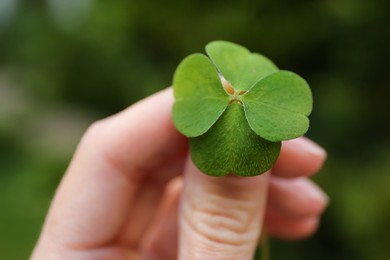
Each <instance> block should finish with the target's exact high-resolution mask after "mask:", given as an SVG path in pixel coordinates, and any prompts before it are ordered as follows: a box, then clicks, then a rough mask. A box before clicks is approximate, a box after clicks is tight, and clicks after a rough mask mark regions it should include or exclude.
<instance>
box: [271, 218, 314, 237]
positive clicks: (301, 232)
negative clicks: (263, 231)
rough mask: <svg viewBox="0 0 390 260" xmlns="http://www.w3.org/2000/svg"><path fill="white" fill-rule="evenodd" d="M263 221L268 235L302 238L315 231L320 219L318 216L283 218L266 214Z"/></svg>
mask: <svg viewBox="0 0 390 260" xmlns="http://www.w3.org/2000/svg"><path fill="white" fill-rule="evenodd" d="M265 223H266V226H267V231H268V233H269V235H270V236H273V237H277V238H280V239H285V240H302V239H306V238H308V237H310V236H312V235H313V234H314V233H315V232H316V231H317V229H318V227H319V223H320V219H319V218H318V217H307V218H300V219H285V218H279V217H275V216H270V215H266V217H265Z"/></svg>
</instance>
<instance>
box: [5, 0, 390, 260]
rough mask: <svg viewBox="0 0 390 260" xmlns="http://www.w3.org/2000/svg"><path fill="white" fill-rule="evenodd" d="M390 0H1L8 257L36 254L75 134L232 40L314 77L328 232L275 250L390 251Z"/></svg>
mask: <svg viewBox="0 0 390 260" xmlns="http://www.w3.org/2000/svg"><path fill="white" fill-rule="evenodd" d="M389 13H390V1H388V0H371V1H367V0H296V1H282V0H273V1H270V0H269V1H265V0H263V1H254V0H252V1H244V0H241V1H235V2H230V1H204V0H198V1H194V0H192V1H169V2H168V1H140V0H134V1H125V0H117V1H102V0H100V1H99V0H67V1H64V0H47V1H43V0H41V1H39V0H36V1H29V0H25V1H22V0H19V1H18V0H0V259H7V260H12V259H26V258H27V257H28V256H29V254H30V252H31V250H32V248H33V245H34V243H35V241H36V239H37V237H38V234H39V231H40V228H41V225H42V223H43V220H44V216H45V214H46V211H47V209H48V206H49V203H50V200H51V198H52V195H53V193H54V190H55V187H56V185H57V184H58V182H59V180H60V179H61V176H62V175H63V173H64V171H65V169H66V166H67V164H68V162H69V160H70V158H71V155H72V153H73V151H74V149H75V146H76V144H77V142H78V141H79V139H80V137H81V135H82V133H83V132H84V131H85V129H86V127H87V126H88V125H89V124H90V123H91V122H93V121H94V120H96V119H99V118H102V117H105V116H108V115H110V114H112V113H115V112H117V111H120V110H121V109H123V108H125V107H127V106H128V105H130V104H131V103H133V102H135V101H137V100H139V99H141V98H143V97H145V96H147V95H149V94H151V93H153V92H155V91H158V90H160V89H162V88H164V87H166V86H168V85H170V84H171V79H172V75H173V72H174V70H175V67H176V66H177V64H178V63H179V62H180V60H181V59H183V58H184V57H185V56H186V55H188V54H190V53H194V52H203V47H204V46H205V44H206V43H208V42H209V41H212V40H217V39H223V40H230V41H233V42H237V43H239V44H242V45H244V46H247V47H248V48H249V49H251V50H252V51H256V52H259V53H262V54H264V55H266V56H268V57H269V58H271V59H272V60H273V61H275V63H276V64H277V65H278V66H279V67H280V68H283V69H288V70H292V71H295V72H297V73H298V74H300V75H302V76H303V77H304V78H306V79H307V80H308V82H309V83H310V85H311V87H312V90H313V94H314V102H315V103H314V112H313V114H312V116H311V128H310V130H309V132H308V134H307V135H308V136H309V137H311V138H312V139H314V140H315V141H317V142H319V143H320V144H321V145H323V146H324V147H325V148H326V149H327V150H328V153H329V154H328V162H327V164H326V166H325V167H324V169H323V171H322V172H321V173H320V174H319V175H318V176H317V177H315V180H316V181H317V182H318V183H319V184H320V185H321V186H322V187H323V188H324V189H325V190H326V191H327V192H328V193H329V196H330V200H331V203H330V206H329V208H328V210H327V212H326V213H325V215H324V218H323V221H322V224H321V227H320V229H319V232H318V233H317V234H316V235H315V236H314V237H313V238H311V239H309V240H305V241H301V242H283V241H278V240H272V243H271V244H272V249H271V250H272V259H327V260H328V259H355V260H359V259H370V260H371V259H375V260H381V259H390V247H389V245H390V235H389V233H390V202H389V200H390V170H389V169H390V116H389V112H390V101H389V98H390V72H389V68H390V30H389V29H388V26H389V25H390V15H389Z"/></svg>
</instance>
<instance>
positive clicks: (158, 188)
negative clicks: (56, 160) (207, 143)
mask: <svg viewBox="0 0 390 260" xmlns="http://www.w3.org/2000/svg"><path fill="white" fill-rule="evenodd" d="M173 102H174V99H173V94H172V89H171V88H168V89H166V90H163V91H161V92H159V93H157V94H155V95H153V96H151V97H149V98H146V99H144V100H142V101H140V102H138V103H136V104H135V105H133V106H131V107H129V108H128V109H126V110H124V111H122V112H120V113H118V114H116V115H113V116H111V117H109V118H106V119H103V120H100V121H98V122H96V123H94V124H93V125H92V126H91V127H90V128H89V129H88V131H87V132H86V133H85V135H84V136H83V138H82V140H81V142H80V144H79V146H78V148H77V150H76V152H75V155H74V157H73V159H72V161H71V163H70V165H69V168H68V170H67V172H66V174H65V176H64V178H63V180H62V181H61V184H60V186H59V187H58V189H57V192H56V195H55V197H54V199H53V201H52V205H51V207H50V210H49V213H48V215H47V218H46V221H45V224H44V227H43V230H42V233H41V235H40V238H39V240H38V242H37V244H36V247H35V249H34V252H33V254H32V256H31V259H33V260H42V259H44V260H45V259H73V260H78V259H83V260H84V259H85V260H89V259H91V260H92V259H93V260H103V259H118V260H121V259H151V260H154V259H163V260H169V259H185V260H192V259H202V260H205V259H243V260H246V259H252V257H253V254H254V251H255V247H256V245H257V243H258V239H259V237H260V234H261V233H262V232H263V227H264V226H265V227H266V229H267V232H268V234H269V235H271V236H274V237H279V238H282V239H291V240H293V239H302V238H306V237H308V236H310V235H311V234H312V233H313V232H315V230H316V229H317V227H318V223H319V219H320V216H321V214H322V212H323V211H324V209H325V207H326V205H327V203H328V198H327V196H326V195H325V193H324V192H323V191H321V189H320V188H319V187H318V186H317V185H316V184H314V183H313V182H312V181H310V180H309V179H308V177H309V176H312V175H313V174H315V173H317V172H318V171H319V170H320V168H321V167H322V165H323V162H324V160H325V158H326V153H325V151H324V150H323V149H322V148H321V147H320V146H318V145H317V144H315V143H314V142H312V141H310V140H309V139H307V138H298V139H295V140H290V141H286V142H283V145H282V150H281V154H280V157H279V159H278V161H277V163H276V164H275V166H274V167H273V169H272V170H271V171H269V172H267V173H265V174H262V175H259V176H256V177H246V178H245V177H237V176H234V175H229V176H227V177H210V176H206V175H204V174H203V173H201V172H199V170H198V169H197V168H196V167H195V166H194V165H193V164H192V162H191V160H190V159H189V155H188V141H187V139H186V138H185V137H183V136H182V135H181V134H180V133H178V132H177V130H176V129H175V128H174V126H173V123H172V119H171V108H172V104H173Z"/></svg>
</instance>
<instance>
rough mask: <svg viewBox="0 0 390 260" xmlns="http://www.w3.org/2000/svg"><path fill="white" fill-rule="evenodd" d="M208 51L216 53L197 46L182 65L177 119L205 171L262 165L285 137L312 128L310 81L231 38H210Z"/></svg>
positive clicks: (241, 171)
mask: <svg viewBox="0 0 390 260" xmlns="http://www.w3.org/2000/svg"><path fill="white" fill-rule="evenodd" d="M206 52H207V53H208V55H209V56H210V59H211V60H210V59H208V58H207V57H206V56H204V55H202V54H193V55H191V56H189V57H187V58H186V59H184V60H183V62H182V63H181V64H180V65H179V66H178V68H177V70H176V73H175V76H174V80H173V88H174V95H175V98H176V102H175V104H174V106H173V121H174V123H175V125H176V127H177V129H178V130H179V131H180V132H181V133H183V134H184V135H186V136H188V137H190V138H191V139H190V148H191V154H192V160H193V161H194V163H195V164H196V165H197V166H198V168H199V169H200V170H201V171H203V172H204V173H206V174H208V175H215V176H223V175H227V174H228V173H235V174H237V175H241V176H254V175H259V174H261V173H264V172H265V171H267V170H269V169H271V167H272V165H273V164H274V163H275V161H276V159H277V158H278V155H279V151H280V141H282V140H288V139H292V138H296V137H299V136H301V135H303V134H305V133H306V131H307V129H308V128H309V120H308V118H307V116H308V115H309V114H310V112H311V109H312V96H311V91H310V88H309V85H308V84H307V83H306V81H305V80H303V79H302V78H301V77H299V76H298V75H296V74H294V73H292V72H288V71H279V70H278V69H277V67H276V66H275V65H274V64H273V63H272V62H271V61H270V60H268V59H267V58H265V57H264V56H262V55H260V54H257V53H250V52H249V51H248V50H247V49H245V48H244V47H242V46H239V45H237V44H234V43H231V42H226V41H215V42H211V43H209V44H208V45H207V46H206ZM214 65H215V67H214ZM220 77H221V78H222V79H220ZM223 89H225V91H224V90H223ZM221 115H222V117H221V118H220V116H221ZM218 118H219V119H218ZM210 128H211V129H210ZM209 129H210V130H209Z"/></svg>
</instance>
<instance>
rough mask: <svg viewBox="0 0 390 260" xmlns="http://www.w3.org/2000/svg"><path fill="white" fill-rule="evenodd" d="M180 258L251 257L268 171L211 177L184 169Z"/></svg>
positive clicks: (194, 170)
mask: <svg viewBox="0 0 390 260" xmlns="http://www.w3.org/2000/svg"><path fill="white" fill-rule="evenodd" d="M185 171H186V172H185V177H184V178H185V179H184V190H183V195H182V201H181V204H180V216H179V223H180V224H179V259H189V260H191V259H201V258H207V259H243V260H245V259H252V257H253V253H254V250H255V246H256V243H257V240H258V238H259V234H260V231H261V224H260V223H261V222H262V216H263V213H264V210H265V199H266V195H267V194H266V191H267V181H268V180H267V179H268V174H263V175H260V176H256V177H251V178H247V177H246V178H245V177H237V176H226V177H210V176H206V175H204V174H203V173H201V172H200V171H199V170H198V169H197V168H196V167H195V166H194V165H193V164H192V162H188V164H187V167H186V170H185Z"/></svg>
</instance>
